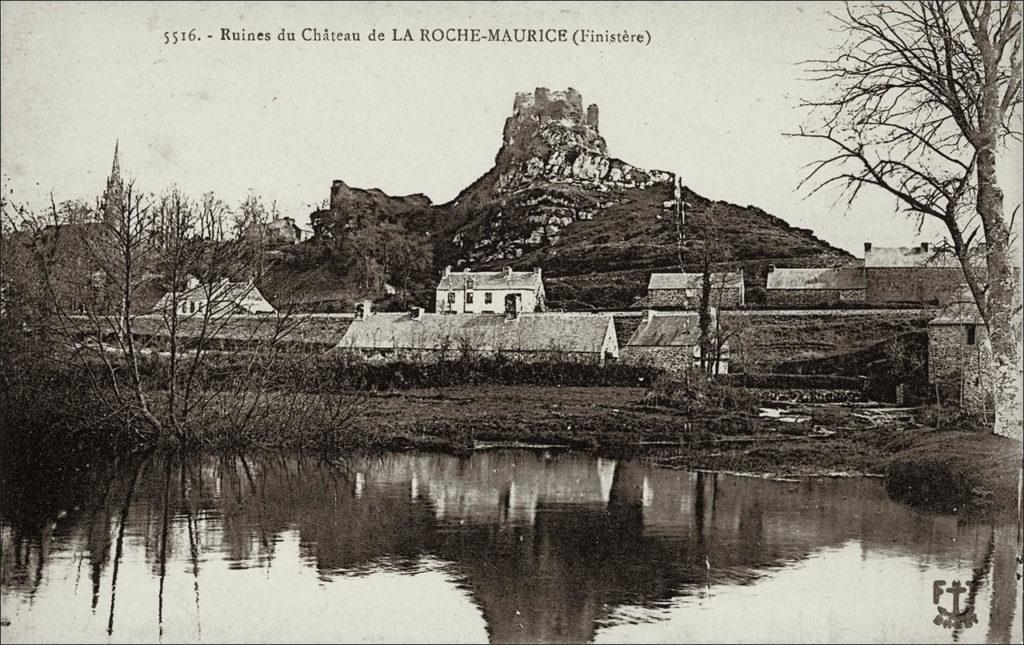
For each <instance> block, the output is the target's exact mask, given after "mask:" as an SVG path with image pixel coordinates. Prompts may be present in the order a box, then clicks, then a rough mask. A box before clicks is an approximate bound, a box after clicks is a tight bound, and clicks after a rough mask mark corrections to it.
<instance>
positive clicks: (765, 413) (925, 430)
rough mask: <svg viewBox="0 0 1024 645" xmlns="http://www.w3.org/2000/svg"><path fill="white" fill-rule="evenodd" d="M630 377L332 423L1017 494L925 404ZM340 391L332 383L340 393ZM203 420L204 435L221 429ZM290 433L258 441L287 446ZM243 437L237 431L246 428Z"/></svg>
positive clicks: (377, 402) (377, 412) (983, 436)
mask: <svg viewBox="0 0 1024 645" xmlns="http://www.w3.org/2000/svg"><path fill="white" fill-rule="evenodd" d="M645 393H646V390H645V389H644V388H638V387H550V386H549V387H541V386H479V385H476V386H456V387H444V388H426V389H410V390H402V391H388V392H372V393H366V394H365V398H363V399H362V400H361V401H360V402H359V403H358V404H357V405H354V406H353V412H352V414H351V416H350V417H349V418H347V420H346V423H345V424H344V427H340V428H338V429H337V432H336V434H335V436H334V445H335V447H336V448H339V449H351V450H394V449H399V450H401V449H425V450H440V451H445V452H456V453H469V452H471V451H474V450H487V449H492V448H494V447H501V446H540V447H547V448H553V449H557V448H571V449H579V450H587V451H590V452H594V453H596V454H604V455H609V456H634V457H635V456H644V457H649V458H652V459H654V460H656V462H657V463H658V464H660V465H662V466H665V467H670V468H680V469H689V470H713V471H728V472H740V473H748V474H753V475H761V476H771V477H781V478H792V477H830V476H860V475H869V476H879V477H885V478H886V485H887V488H888V489H889V491H890V494H891V495H892V496H893V497H894V498H897V499H901V500H903V501H907V502H909V503H912V504H914V505H916V506H919V507H925V508H929V509H934V510H941V511H956V510H960V509H964V508H971V509H989V508H1010V507H1013V506H1014V504H1015V503H1016V498H1017V476H1018V469H1019V465H1020V460H1021V444H1020V443H1018V442H1014V441H1012V440H1010V439H1005V438H1003V437H997V436H994V435H991V434H988V433H985V432H978V431H965V430H964V426H963V424H959V425H958V424H956V423H947V425H945V426H944V427H943V429H941V430H939V429H935V428H933V427H929V425H927V424H928V423H932V422H933V419H936V418H945V417H943V416H942V415H941V414H936V413H935V411H924V412H922V411H915V410H910V409H902V408H889V407H879V406H875V407H872V406H871V405H866V404H813V405H795V406H789V407H777V408H772V409H764V408H762V409H761V410H760V412H759V413H756V414H743V413H735V412H733V413H724V412H720V413H713V414H709V415H705V416H701V415H694V414H692V413H684V412H683V411H681V410H678V409H675V408H673V407H671V406H669V405H654V404H650V403H648V402H647V401H648V399H646V398H645ZM339 396H342V395H339ZM222 432H224V430H216V429H211V430H209V431H208V432H206V433H204V434H203V435H201V436H200V438H201V439H202V441H203V443H206V444H207V445H212V446H223V445H225V444H230V443H232V440H231V439H232V438H231V437H225V436H223V435H222V434H221V433H222ZM288 437H289V434H288V433H286V432H282V433H281V434H280V439H279V440H278V441H276V442H275V441H273V440H272V441H270V442H269V443H266V442H265V443H264V444H263V445H264V447H289V446H290V445H291V446H292V447H294V444H293V443H291V440H289V439H288ZM246 440H247V441H248V439H246Z"/></svg>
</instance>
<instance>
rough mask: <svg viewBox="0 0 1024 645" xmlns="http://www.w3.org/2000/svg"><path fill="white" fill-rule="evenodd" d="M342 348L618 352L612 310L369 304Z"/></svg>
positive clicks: (425, 356) (522, 355)
mask: <svg viewBox="0 0 1024 645" xmlns="http://www.w3.org/2000/svg"><path fill="white" fill-rule="evenodd" d="M337 348H338V350H340V351H345V352H352V353H356V354H358V355H360V356H362V357H364V358H367V359H370V360H384V361H388V360H420V361H427V362H433V361H438V360H443V359H449V360H450V359H457V358H459V357H461V356H465V355H467V354H470V355H496V354H501V355H503V356H507V357H509V358H512V359H515V360H529V361H539V360H569V361H578V362H593V363H600V364H604V362H605V360H607V359H617V358H618V357H619V344H618V339H617V337H616V335H615V325H614V321H613V319H612V316H611V315H608V314H571V313H525V314H518V315H498V314H431V313H424V312H423V310H422V309H419V308H416V309H414V310H413V311H412V312H409V313H373V312H371V311H369V306H368V305H364V306H363V309H362V311H361V312H360V313H357V315H356V319H355V320H353V321H352V324H351V325H350V326H349V328H348V330H347V331H346V332H345V336H344V337H343V338H342V339H341V342H340V343H338V346H337Z"/></svg>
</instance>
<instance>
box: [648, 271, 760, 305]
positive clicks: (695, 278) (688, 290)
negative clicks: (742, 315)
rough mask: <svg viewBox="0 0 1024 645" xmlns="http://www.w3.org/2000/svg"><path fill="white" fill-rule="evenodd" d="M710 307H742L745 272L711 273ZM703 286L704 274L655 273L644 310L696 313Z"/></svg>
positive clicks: (649, 285)
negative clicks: (650, 308)
mask: <svg viewBox="0 0 1024 645" xmlns="http://www.w3.org/2000/svg"><path fill="white" fill-rule="evenodd" d="M709 277H710V282H711V303H710V304H711V306H712V307H726V308H733V307H742V306H743V304H744V300H745V295H744V289H743V272H742V271H737V272H734V273H711V274H710V276H709ZM703 283H704V274H703V273H652V274H651V278H650V281H649V282H648V283H647V296H646V297H645V298H643V299H642V300H641V302H640V303H638V304H641V305H642V306H644V307H681V308H684V309H696V308H697V307H698V306H699V305H700V295H701V291H702V287H703Z"/></svg>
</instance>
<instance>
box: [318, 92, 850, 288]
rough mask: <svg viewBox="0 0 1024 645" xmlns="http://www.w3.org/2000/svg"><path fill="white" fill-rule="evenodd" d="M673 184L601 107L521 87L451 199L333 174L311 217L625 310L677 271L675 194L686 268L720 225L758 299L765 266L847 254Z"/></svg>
mask: <svg viewBox="0 0 1024 645" xmlns="http://www.w3.org/2000/svg"><path fill="white" fill-rule="evenodd" d="M606 116H607V115H606ZM675 183H676V178H675V176H674V175H673V174H672V173H670V172H667V171H662V170H645V169H643V168H640V167H638V166H634V165H632V164H629V163H627V162H625V161H622V160H621V159H617V158H615V157H612V156H610V155H609V154H608V144H607V143H606V141H605V139H604V138H603V137H602V136H601V133H600V130H599V110H598V107H597V106H596V105H589V106H587V107H584V102H583V97H582V96H581V95H580V93H579V92H577V91H576V90H575V89H573V88H569V89H567V90H565V91H554V92H552V91H549V90H548V89H546V88H537V89H536V90H534V91H533V92H520V93H517V94H516V96H515V99H514V101H513V104H512V115H511V116H509V117H508V118H507V119H506V120H505V126H504V129H503V131H502V141H501V146H500V148H499V150H498V152H497V154H496V156H495V160H494V166H493V167H492V168H491V169H490V170H488V171H487V172H486V173H484V174H483V175H482V176H481V177H480V178H479V179H477V180H476V181H475V182H473V183H472V184H470V185H469V186H467V187H466V188H465V189H464V190H463V191H462V192H460V193H459V195H458V196H457V197H456V198H455V199H454V200H452V201H451V202H449V203H447V204H442V205H433V204H431V203H430V200H428V199H427V198H426V197H424V196H422V195H410V196H406V197H391V196H388V195H385V194H384V193H382V192H381V191H379V190H362V189H358V188H352V187H349V186H347V185H346V184H345V183H344V182H341V181H335V182H334V184H333V185H332V187H331V201H330V207H329V208H328V209H325V210H323V211H318V212H317V213H314V214H313V220H314V222H313V223H314V228H316V227H317V226H318V222H319V223H321V224H323V225H322V226H320V229H321V231H323V232H324V235H321V234H320V233H318V234H317V235H318V236H320V237H324V236H326V235H327V234H328V233H331V232H334V233H338V232H343V231H344V230H345V229H346V227H349V228H351V227H354V226H359V225H360V222H362V221H366V220H370V221H380V220H384V221H387V222H391V223H397V224H400V225H402V226H404V227H406V228H408V229H409V230H410V232H415V233H416V234H418V235H420V236H421V237H423V238H426V239H429V240H430V244H431V245H432V249H431V250H432V252H433V254H434V259H435V263H436V264H437V266H445V265H449V264H450V265H452V266H456V267H460V268H477V269H494V268H500V267H503V266H506V265H511V266H513V267H516V268H532V267H542V268H543V269H544V275H545V277H546V278H547V283H548V297H549V300H553V301H559V300H560V301H562V302H565V303H574V304H571V305H569V306H575V305H577V304H578V305H583V304H588V305H594V306H609V307H617V306H628V305H629V304H631V303H632V302H633V301H634V300H635V299H636V298H637V297H638V296H640V295H642V294H643V292H644V287H645V284H646V281H647V276H648V275H649V274H650V272H651V271H652V270H662V271H664V270H677V269H678V268H679V265H678V256H677V252H676V233H677V232H676V224H675V205H676V203H677V199H678V198H680V197H681V198H682V199H683V200H684V201H685V202H686V203H687V204H688V206H687V218H686V226H685V230H684V233H685V236H686V239H687V240H688V241H687V244H686V246H685V255H686V261H687V262H688V263H689V264H691V265H693V268H692V269H691V270H696V264H697V263H698V261H699V259H700V255H701V248H702V247H701V244H702V240H703V239H705V238H706V237H707V236H708V234H709V231H713V232H714V234H715V237H716V238H717V239H718V240H719V242H718V245H719V251H718V253H717V254H716V260H718V261H719V263H720V264H721V266H720V267H719V268H720V269H728V270H735V269H738V268H744V269H745V275H746V276H747V280H748V284H747V290H748V291H747V293H748V296H751V295H752V296H753V301H754V302H756V301H757V297H758V296H757V294H758V292H759V290H760V293H761V294H762V295H763V292H764V274H765V270H766V269H765V267H766V266H767V264H774V265H775V266H789V264H788V263H787V259H790V260H792V262H793V263H794V265H796V266H807V264H808V263H811V264H814V265H822V266H833V265H837V264H843V263H845V262H848V261H850V260H851V259H852V257H851V256H850V255H849V254H847V253H846V252H844V251H842V250H840V249H837V248H835V247H832V246H830V245H829V244H827V243H826V242H824V241H822V240H820V239H818V238H816V237H815V236H814V235H813V234H812V233H811V232H810V231H807V230H805V229H798V228H794V227H791V226H789V225H788V224H787V223H786V222H785V221H783V220H781V219H779V218H777V217H774V216H773V215H770V214H768V213H765V212H764V211H762V210H761V209H759V208H756V207H754V206H739V205H736V204H729V203H727V202H720V201H718V202H716V201H713V200H710V199H707V198H705V197H702V196H701V195H698V194H696V193H694V192H693V191H690V190H689V189H687V188H685V187H682V188H681V190H680V191H679V194H678V195H677V191H676V186H675ZM762 265H763V266H762ZM688 268H689V267H688Z"/></svg>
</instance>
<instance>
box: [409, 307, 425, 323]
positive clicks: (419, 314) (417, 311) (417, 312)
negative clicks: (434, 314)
mask: <svg viewBox="0 0 1024 645" xmlns="http://www.w3.org/2000/svg"><path fill="white" fill-rule="evenodd" d="M409 317H410V318H412V319H413V320H422V319H423V307H413V308H411V309H410V310H409Z"/></svg>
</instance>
